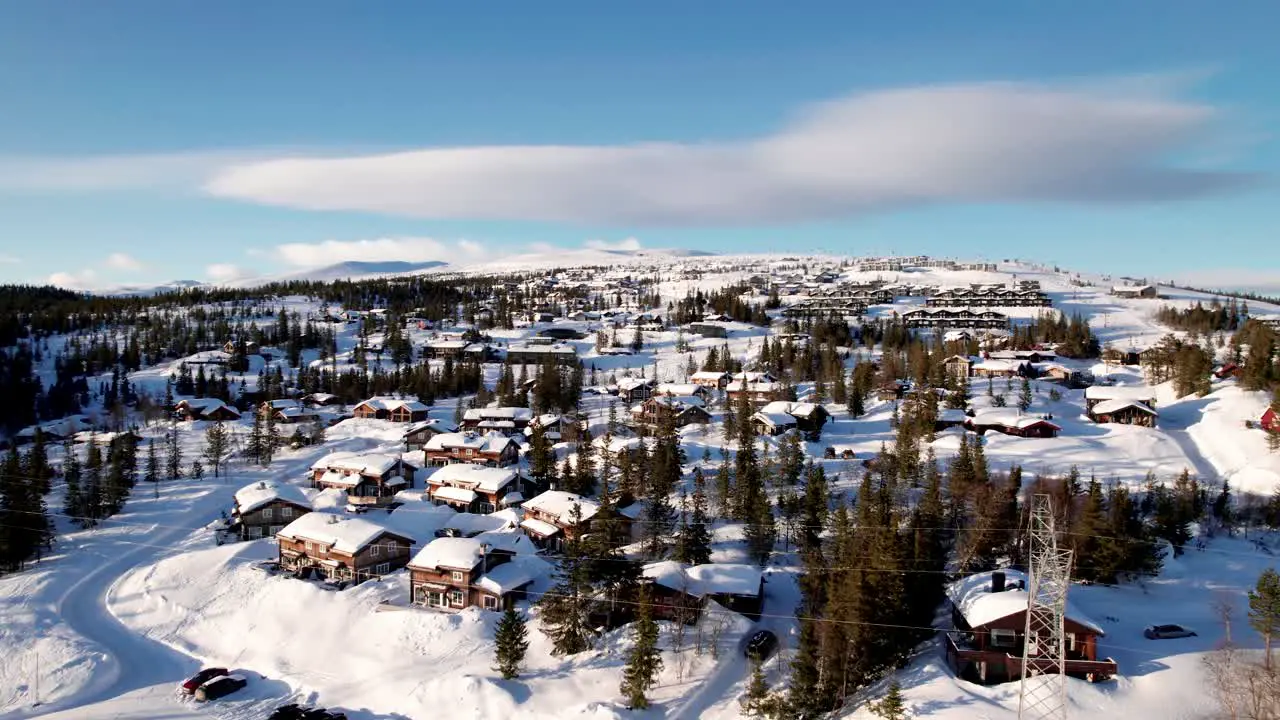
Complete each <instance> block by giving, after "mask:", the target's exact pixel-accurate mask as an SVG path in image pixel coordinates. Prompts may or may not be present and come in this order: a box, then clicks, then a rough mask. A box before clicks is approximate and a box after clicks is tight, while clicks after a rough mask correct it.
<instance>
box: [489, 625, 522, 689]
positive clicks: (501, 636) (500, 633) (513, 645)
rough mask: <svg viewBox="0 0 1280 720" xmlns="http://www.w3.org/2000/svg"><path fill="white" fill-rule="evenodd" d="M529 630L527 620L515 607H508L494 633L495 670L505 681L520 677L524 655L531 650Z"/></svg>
mask: <svg viewBox="0 0 1280 720" xmlns="http://www.w3.org/2000/svg"><path fill="white" fill-rule="evenodd" d="M528 635H529V630H528V628H527V627H526V623H525V618H524V616H523V615H521V614H520V612H519V611H517V610H516V609H515V607H508V608H507V609H506V611H505V612H503V613H502V618H501V619H500V620H498V628H497V631H496V632H495V633H494V638H493V639H494V655H495V656H496V660H497V666H496V667H494V670H497V671H498V672H500V673H502V678H503V679H504V680H510V679H512V678H517V677H520V665H521V663H523V662H524V654H525V652H526V651H527V650H528V649H529V640H528Z"/></svg>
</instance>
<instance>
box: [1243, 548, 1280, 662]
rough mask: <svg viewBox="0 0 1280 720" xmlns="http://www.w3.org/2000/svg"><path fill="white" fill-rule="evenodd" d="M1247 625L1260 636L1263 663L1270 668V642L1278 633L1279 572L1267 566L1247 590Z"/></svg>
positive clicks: (1279, 619)
mask: <svg viewBox="0 0 1280 720" xmlns="http://www.w3.org/2000/svg"><path fill="white" fill-rule="evenodd" d="M1249 626H1250V627H1252V628H1253V629H1254V630H1256V631H1258V634H1259V635H1261V636H1262V643H1263V647H1264V650H1265V654H1264V655H1263V663H1264V665H1265V667H1266V669H1267V670H1268V671H1270V670H1271V642H1272V640H1273V638H1274V637H1275V635H1276V634H1277V633H1280V574H1277V573H1276V571H1275V568H1267V569H1266V570H1263V571H1262V575H1260V576H1259V577H1258V583H1257V585H1256V586H1255V587H1254V589H1253V590H1250V591H1249Z"/></svg>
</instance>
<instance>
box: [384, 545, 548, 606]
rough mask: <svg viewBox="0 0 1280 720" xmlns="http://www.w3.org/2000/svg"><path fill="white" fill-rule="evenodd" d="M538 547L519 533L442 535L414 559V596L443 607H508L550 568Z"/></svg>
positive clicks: (412, 599)
mask: <svg viewBox="0 0 1280 720" xmlns="http://www.w3.org/2000/svg"><path fill="white" fill-rule="evenodd" d="M536 550H537V549H536V548H535V547H534V546H533V544H532V543H531V542H529V539H528V538H526V537H525V536H523V535H520V534H519V533H501V532H485V533H480V534H479V535H476V536H475V537H469V538H468V537H442V538H436V539H435V540H432V541H431V542H430V543H428V544H427V545H426V546H425V547H423V548H422V550H420V551H418V553H417V554H416V555H414V556H413V559H412V560H410V561H409V563H408V566H407V567H408V569H409V602H410V603H413V604H416V605H423V606H425V607H429V608H435V609H438V610H462V609H464V608H468V607H479V608H483V609H485V610H494V611H501V610H505V609H506V608H509V607H511V606H512V604H513V603H515V602H516V601H517V600H519V599H522V598H524V597H525V595H526V593H527V590H528V588H529V587H530V586H531V585H532V584H533V583H534V582H535V581H536V580H538V579H539V578H541V577H544V576H545V575H547V574H548V573H549V572H550V570H551V566H550V564H548V563H547V562H546V561H545V560H542V559H541V558H538V557H536V556H535V555H534V553H535V552H536Z"/></svg>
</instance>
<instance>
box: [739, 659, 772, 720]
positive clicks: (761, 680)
mask: <svg viewBox="0 0 1280 720" xmlns="http://www.w3.org/2000/svg"><path fill="white" fill-rule="evenodd" d="M768 701H769V684H768V683H767V682H766V681H765V677H764V662H763V661H761V660H759V659H754V658H753V659H752V661H751V678H750V679H749V680H748V681H747V692H746V697H745V702H744V703H743V709H745V710H746V711H747V712H748V713H750V714H751V715H752V716H753V717H759V716H760V715H763V714H764V712H765V710H766V709H767V704H768Z"/></svg>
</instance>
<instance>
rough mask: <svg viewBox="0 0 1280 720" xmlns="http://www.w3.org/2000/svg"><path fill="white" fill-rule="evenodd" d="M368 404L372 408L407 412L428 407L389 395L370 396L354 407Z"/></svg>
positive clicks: (423, 409) (415, 401)
mask: <svg viewBox="0 0 1280 720" xmlns="http://www.w3.org/2000/svg"><path fill="white" fill-rule="evenodd" d="M362 406H368V407H370V408H373V409H374V410H388V411H391V410H402V409H403V410H408V411H409V412H426V411H427V410H429V409H430V408H428V407H427V406H426V405H423V404H422V403H420V402H418V401H417V400H400V399H398V398H391V397H371V398H369V399H368V400H365V401H364V402H362V403H360V404H358V405H356V407H362Z"/></svg>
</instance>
